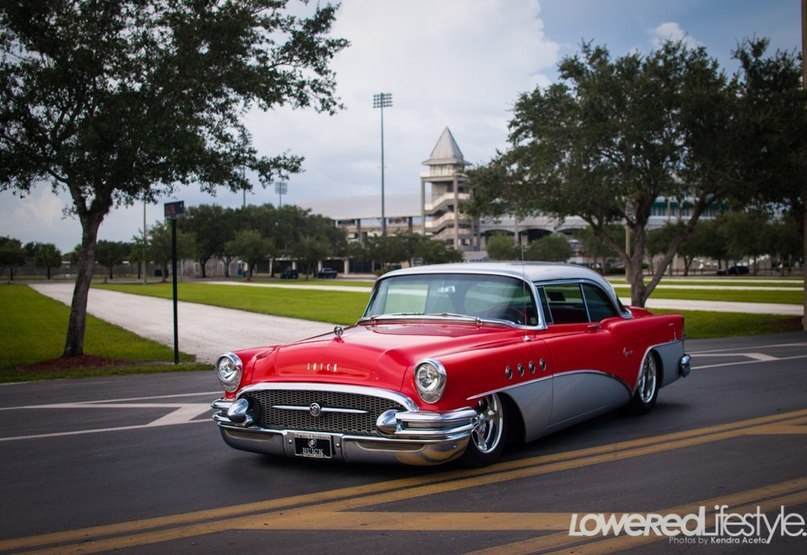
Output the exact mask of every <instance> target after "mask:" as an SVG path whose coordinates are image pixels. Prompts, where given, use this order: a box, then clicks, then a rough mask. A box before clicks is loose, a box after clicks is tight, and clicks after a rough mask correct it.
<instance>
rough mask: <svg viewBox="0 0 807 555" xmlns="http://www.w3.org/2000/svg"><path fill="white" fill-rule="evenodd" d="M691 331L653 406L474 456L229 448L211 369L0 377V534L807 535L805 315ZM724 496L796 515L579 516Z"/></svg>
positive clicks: (279, 543) (350, 544) (742, 508)
mask: <svg viewBox="0 0 807 555" xmlns="http://www.w3.org/2000/svg"><path fill="white" fill-rule="evenodd" d="M687 347H688V350H689V351H690V352H692V353H693V354H694V355H695V356H694V369H693V371H692V374H691V375H690V377H688V378H687V379H685V380H679V381H678V382H676V383H675V384H673V385H672V386H670V387H669V388H665V389H664V390H662V391H661V395H660V397H659V402H658V404H657V406H656V407H655V409H654V410H653V412H651V413H650V414H649V415H646V416H643V417H629V416H626V415H624V414H622V413H619V412H617V413H613V414H609V415H605V416H602V417H600V418H597V419H595V420H592V421H590V422H588V423H585V424H581V425H578V426H576V427H573V428H571V429H568V430H565V431H563V432H560V433H558V434H555V435H553V436H549V437H546V438H543V439H541V440H538V441H537V442H534V443H531V444H528V445H524V446H513V447H512V448H510V449H509V450H508V451H506V452H505V458H504V460H503V461H502V462H501V463H499V464H497V465H494V466H492V467H488V468H485V469H482V470H468V469H462V468H459V467H456V466H448V467H442V468H431V469H422V468H407V467H397V466H368V465H364V466H348V465H344V464H339V463H321V462H318V461H310V460H304V461H303V460H285V459H282V460H281V459H273V458H269V457H264V456H260V455H255V454H250V453H244V452H239V451H235V450H232V449H230V448H228V447H226V446H225V445H224V443H223V441H222V440H221V438H220V437H219V435H218V432H217V430H216V428H215V425H214V424H213V423H212V422H211V421H210V412H211V411H210V410H209V402H210V401H211V400H212V399H214V398H216V397H217V396H218V395H219V391H218V389H217V386H216V383H215V379H214V377H213V374H212V371H211V372H197V373H185V374H164V375H153V376H125V377H109V378H97V379H84V380H61V381H52V382H39V383H24V384H14V385H4V386H0V417H2V419H3V422H4V426H3V431H2V432H0V476H2V481H1V482H0V515H1V516H2V518H0V553H5V552H8V553H24V552H29V551H35V552H47V553H75V552H81V553H97V552H108V551H113V550H118V551H120V552H122V553H178V552H181V553H187V552H193V553H306V554H311V553H347V552H349V553H351V554H353V555H356V554H363V553H402V554H403V553H407V554H411V553H447V554H453V553H542V552H565V553H568V552H572V551H574V552H580V553H606V552H613V551H627V552H633V553H679V552H686V553H708V554H710V555H711V554H713V553H733V552H737V553H756V552H760V553H796V552H802V553H803V552H805V547H807V537H804V536H802V535H801V533H802V532H803V531H807V527H804V526H801V527H799V526H800V525H799V524H798V522H795V520H797V517H798V516H799V515H800V517H801V518H807V517H805V515H807V467H805V464H804V461H805V460H807V441H805V435H807V395H805V393H806V392H807V334H803V333H794V334H786V335H778V336H766V337H753V338H733V339H726V340H708V341H707V340H704V341H690V342H688V344H687ZM723 505H725V506H726V508H725V509H723V511H724V513H732V514H736V515H740V516H744V515H753V514H756V513H755V512H756V511H757V507H759V512H760V513H764V514H766V515H768V516H769V518H770V520H771V522H774V519H775V518H776V516H777V515H778V514H783V515H785V516H786V517H787V518H788V519H789V520H788V521H789V522H795V524H793V525H792V526H791V528H790V529H789V530H788V531H789V532H793V531H794V530H795V532H794V535H793V536H787V535H785V536H782V534H781V529H779V528H776V529H775V530H774V533H773V534H772V543H771V544H770V545H758V544H754V543H714V542H710V538H709V537H707V536H702V537H701V538H699V539H703V540H705V541H706V543H702V544H699V543H684V542H671V541H670V540H669V539H667V538H665V537H658V536H654V535H650V536H643V535H640V536H635V537H634V536H629V535H627V534H621V535H619V536H614V535H608V536H605V537H602V536H593V537H588V536H573V535H570V526H571V523H572V522H573V518H576V519H578V520H577V522H580V521H581V519H582V518H584V515H587V514H589V513H595V514H599V513H603V514H606V515H607V514H610V513H618V514H624V513H637V514H639V515H648V514H651V513H660V514H665V515H670V514H677V515H690V514H698V511H699V510H700V509H699V508H700V507H704V508H705V509H704V510H705V511H707V512H713V511H714V508H715V506H717V507H721V506H723ZM575 515H576V516H575ZM794 515H796V516H794ZM736 518H739V517H736ZM780 520H781V519H780ZM587 522H588V524H589V525H590V524H591V522H593V521H591V520H589V521H587ZM754 522H756V521H754ZM749 526H750V525H749ZM743 530H745V528H743ZM796 533H797V534H796ZM764 536H765V538H767V534H764ZM723 537H724V539H725V537H726V536H723ZM758 537H759V535H753V534H751V538H750V539H752V540H754V539H756V538H758ZM679 539H684V538H679ZM729 539H732V538H729ZM734 539H737V540H740V539H749V538H747V537H745V536H743V537H739V536H738V537H736V538H734Z"/></svg>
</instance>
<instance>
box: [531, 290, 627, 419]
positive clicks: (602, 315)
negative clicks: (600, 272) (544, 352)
mask: <svg viewBox="0 0 807 555" xmlns="http://www.w3.org/2000/svg"><path fill="white" fill-rule="evenodd" d="M540 289H541V291H540V292H539V294H540V295H541V296H542V304H543V307H544V312H545V313H547V312H548V315H547V320H548V332H549V333H548V334H547V338H546V343H547V346H548V348H549V350H550V351H551V353H552V361H553V366H554V367H553V376H554V380H553V381H554V386H553V399H552V417H551V427H552V429H559V428H563V427H566V426H570V425H572V424H575V423H577V422H580V421H583V420H586V419H588V418H591V417H592V416H595V415H597V414H600V413H603V412H606V411H608V410H611V409H613V408H615V407H617V406H620V405H622V404H624V403H626V402H627V401H628V400H629V399H630V389H629V387H628V386H627V384H626V382H625V376H626V369H627V364H628V363H627V361H626V359H627V358H628V357H633V356H634V352H633V349H631V348H630V347H629V346H628V345H626V344H625V341H624V338H623V337H622V336H623V334H622V333H620V332H619V328H618V326H616V327H615V326H614V324H615V323H616V322H618V321H621V320H622V319H623V318H622V317H621V316H620V315H619V311H618V309H617V307H616V306H614V304H613V302H612V301H611V299H610V298H609V297H608V295H607V294H606V293H605V292H604V291H602V290H601V289H600V288H599V287H598V286H597V285H595V284H591V283H583V282H557V283H547V284H544V285H542V286H541V288H540ZM615 329H616V330H617V333H615V332H614V330H615Z"/></svg>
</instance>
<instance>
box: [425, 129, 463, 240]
mask: <svg viewBox="0 0 807 555" xmlns="http://www.w3.org/2000/svg"><path fill="white" fill-rule="evenodd" d="M423 165H424V166H426V170H425V171H423V172H422V173H421V175H420V204H421V213H422V216H423V233H424V235H426V236H430V237H431V238H432V239H437V240H440V241H444V242H445V243H446V244H447V245H451V246H453V247H454V248H455V249H457V250H467V249H468V248H469V246H470V245H471V243H472V237H473V231H472V225H471V220H470V219H467V218H462V216H461V213H460V204H461V203H462V202H463V201H467V200H468V199H470V196H471V193H470V188H469V186H468V177H467V176H466V175H465V173H464V170H465V167H466V166H467V165H468V163H467V162H466V161H465V158H464V157H463V155H462V151H461V150H460V147H459V146H457V141H455V140H454V136H453V135H452V134H451V131H450V130H449V129H448V127H446V128H445V129H444V130H443V133H442V134H441V135H440V138H439V139H438V140H437V144H436V145H434V149H433V150H432V153H431V156H429V159H428V160H426V161H425V162H423ZM427 184H428V185H430V187H427ZM428 189H430V192H429V194H427V190H428Z"/></svg>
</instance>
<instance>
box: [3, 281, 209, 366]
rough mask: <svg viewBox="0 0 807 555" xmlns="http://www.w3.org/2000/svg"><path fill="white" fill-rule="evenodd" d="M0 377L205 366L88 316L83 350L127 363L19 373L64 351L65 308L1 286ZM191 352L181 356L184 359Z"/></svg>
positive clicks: (23, 290)
mask: <svg viewBox="0 0 807 555" xmlns="http://www.w3.org/2000/svg"><path fill="white" fill-rule="evenodd" d="M0 311H2V314H3V317H2V318H0V338H1V339H0V381H6V382H7V381H21V380H28V379H42V378H55V377H71V376H76V375H108V374H116V373H140V372H153V371H161V372H162V371H166V369H168V370H177V369H200V368H207V367H208V365H197V364H193V365H190V366H189V365H188V364H182V365H180V366H181V368H177V367H175V366H174V365H173V364H170V365H168V366H164V365H163V364H162V363H166V364H167V363H171V362H173V360H174V351H173V349H171V348H169V347H166V346H164V345H161V344H159V343H156V342H154V341H150V340H147V339H143V338H142V337H139V336H137V335H135V334H133V333H131V332H129V331H126V330H124V329H122V328H120V327H117V326H113V325H111V324H107V323H106V322H102V321H101V320H98V319H97V318H94V317H92V316H89V315H88V316H87V328H86V333H85V338H84V352H85V354H87V355H92V356H95V357H101V358H104V359H111V360H110V362H111V361H126V362H127V363H128V364H126V365H114V366H108V365H105V364H99V365H98V366H90V367H84V368H80V369H75V368H64V367H62V368H55V366H56V365H54V368H53V369H48V368H37V369H36V370H31V369H29V371H27V372H26V371H19V370H17V369H18V368H20V367H21V366H24V365H29V364H32V363H38V362H42V361H48V360H52V359H56V358H58V357H60V356H61V354H62V352H63V350H64V341H65V337H66V333H67V318H68V314H69V309H68V307H67V306H65V305H64V304H62V303H60V302H58V301H55V300H53V299H50V298H48V297H45V296H43V295H40V294H39V293H37V292H36V291H34V290H33V289H31V288H30V287H27V286H24V285H0ZM193 359H194V357H192V356H191V355H181V357H180V360H182V361H183V362H184V363H188V362H190V361H193Z"/></svg>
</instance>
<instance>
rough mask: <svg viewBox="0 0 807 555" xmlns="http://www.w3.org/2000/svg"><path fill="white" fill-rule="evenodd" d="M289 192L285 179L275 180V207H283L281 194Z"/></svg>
mask: <svg viewBox="0 0 807 555" xmlns="http://www.w3.org/2000/svg"><path fill="white" fill-rule="evenodd" d="M288 192H289V184H288V183H286V182H285V181H276V182H275V193H276V194H277V207H278V208H283V195H285V194H286V193H288Z"/></svg>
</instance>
